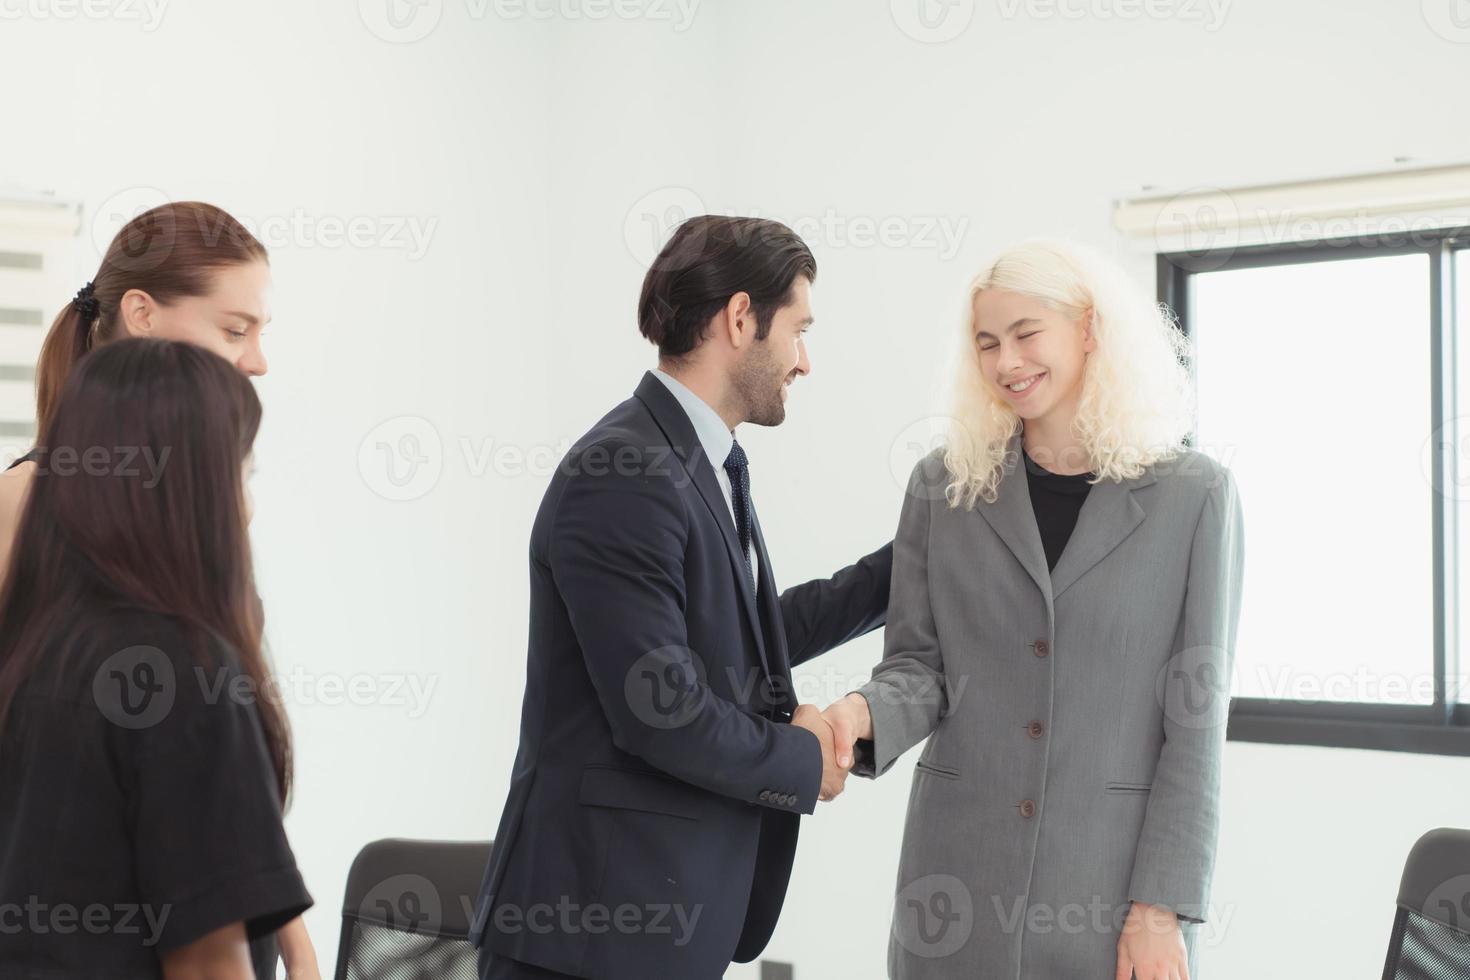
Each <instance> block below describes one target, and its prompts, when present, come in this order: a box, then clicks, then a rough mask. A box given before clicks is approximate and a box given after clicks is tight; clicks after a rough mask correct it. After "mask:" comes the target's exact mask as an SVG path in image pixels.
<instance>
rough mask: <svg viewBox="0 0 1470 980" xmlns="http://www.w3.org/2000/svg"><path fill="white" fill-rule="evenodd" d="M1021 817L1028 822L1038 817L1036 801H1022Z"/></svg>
mask: <svg viewBox="0 0 1470 980" xmlns="http://www.w3.org/2000/svg"><path fill="white" fill-rule="evenodd" d="M1021 816H1023V817H1026V818H1027V819H1028V820H1029V819H1030V818H1031V817H1034V816H1036V802H1035V801H1034V800H1022V801H1021Z"/></svg>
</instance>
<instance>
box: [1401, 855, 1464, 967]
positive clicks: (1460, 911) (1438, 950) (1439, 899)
mask: <svg viewBox="0 0 1470 980" xmlns="http://www.w3.org/2000/svg"><path fill="white" fill-rule="evenodd" d="M1452 977H1470V830H1459V829H1454V828H1449V827H1445V828H1441V829H1439V830H1431V831H1430V832H1429V833H1427V834H1425V835H1424V836H1423V837H1421V838H1419V840H1418V841H1417V842H1415V844H1414V847H1413V849H1412V850H1411V851H1410V852H1409V860H1408V861H1407V862H1406V863H1405V864H1404V877H1403V880H1402V881H1401V882H1400V883H1399V897H1398V911H1397V913H1396V914H1395V916H1394V920H1393V933H1392V935H1391V936H1390V938H1389V942H1388V960H1387V962H1386V963H1385V964H1384V966H1383V980H1450V978H1452Z"/></svg>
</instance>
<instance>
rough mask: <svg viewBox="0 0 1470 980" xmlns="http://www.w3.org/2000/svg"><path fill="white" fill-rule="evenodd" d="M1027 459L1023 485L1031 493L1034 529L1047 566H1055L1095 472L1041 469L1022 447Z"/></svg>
mask: <svg viewBox="0 0 1470 980" xmlns="http://www.w3.org/2000/svg"><path fill="white" fill-rule="evenodd" d="M1021 456H1022V457H1023V458H1024V459H1025V461H1026V487H1027V489H1028V490H1030V492H1031V510H1032V511H1033V512H1035V514H1036V529H1037V530H1038V531H1040V532H1041V547H1042V549H1043V550H1044V551H1045V552H1046V567H1047V570H1048V571H1050V570H1052V569H1054V568H1056V567H1057V559H1058V558H1060V557H1062V549H1063V548H1065V547H1066V546H1067V540H1068V539H1069V538H1071V537H1072V531H1073V529H1074V528H1075V527H1076V526H1077V515H1078V514H1080V513H1081V512H1082V504H1083V503H1084V502H1085V501H1086V500H1087V492H1088V491H1089V490H1091V489H1092V484H1091V483H1089V482H1087V481H1089V480H1093V479H1096V477H1097V474H1096V473H1078V474H1075V475H1066V474H1062V473H1053V472H1051V471H1050V470H1047V469H1043V468H1042V466H1041V464H1039V463H1037V462H1036V460H1034V459H1032V458H1031V454H1030V453H1028V452H1026V450H1025V449H1024V448H1023V449H1022V450H1021Z"/></svg>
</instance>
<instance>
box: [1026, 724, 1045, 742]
mask: <svg viewBox="0 0 1470 980" xmlns="http://www.w3.org/2000/svg"><path fill="white" fill-rule="evenodd" d="M1044 731H1046V726H1045V725H1043V724H1042V723H1041V722H1039V721H1033V722H1032V723H1031V724H1029V725H1027V726H1026V734H1027V735H1030V736H1031V737H1032V738H1040V737H1041V733H1042V732H1044Z"/></svg>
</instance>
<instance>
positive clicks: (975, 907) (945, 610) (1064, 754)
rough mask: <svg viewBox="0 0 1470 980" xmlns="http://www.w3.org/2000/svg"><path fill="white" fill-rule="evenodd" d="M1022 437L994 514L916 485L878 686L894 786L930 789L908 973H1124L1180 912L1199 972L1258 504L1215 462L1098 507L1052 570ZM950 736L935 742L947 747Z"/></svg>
mask: <svg viewBox="0 0 1470 980" xmlns="http://www.w3.org/2000/svg"><path fill="white" fill-rule="evenodd" d="M1020 449H1021V437H1020V434H1019V433H1018V434H1016V435H1015V436H1013V437H1012V438H1011V441H1010V445H1009V454H1008V455H1007V458H1006V459H1007V462H1006V469H1005V475H1004V477H1003V479H1002V481H1001V483H1000V487H999V497H998V499H997V500H996V502H995V503H993V504H991V503H986V502H985V501H984V500H980V501H978V502H977V504H976V506H975V508H974V510H964V509H958V510H956V509H951V508H950V507H949V505H948V504H947V503H946V501H945V499H944V494H943V490H944V486H945V484H946V483H947V482H948V475H947V473H946V471H945V468H944V464H943V453H942V451H936V452H934V453H931V454H930V455H929V456H927V457H925V459H923V460H922V461H921V462H920V463H919V465H918V466H916V467H915V469H914V472H913V476H912V477H911V479H910V482H909V486H908V492H907V496H906V497H905V499H904V504H903V510H902V514H901V516H900V518H899V525H898V534H897V537H896V539H895V541H894V558H893V581H892V586H891V592H890V597H889V606H888V629H887V635H886V638H885V641H884V653H883V661H882V662H881V663H880V664H879V665H878V666H877V667H876V668H875V669H874V671H873V676H872V680H871V681H870V682H869V683H868V684H866V685H865V686H864V687H863V688H862V689H861V692H862V694H863V696H864V697H865V698H866V699H867V701H868V705H869V708H870V710H871V712H872V716H873V739H872V740H871V741H864V742H861V743H859V746H858V752H857V758H856V759H855V764H854V769H853V771H854V772H856V773H857V774H858V775H864V776H870V777H876V776H878V775H881V774H883V773H884V772H886V771H887V770H888V769H889V768H890V767H891V766H892V765H893V762H894V760H895V759H896V758H897V757H898V756H899V755H901V754H902V753H903V752H905V751H907V750H908V749H909V748H911V747H913V746H914V745H916V744H918V743H919V742H921V741H923V740H924V739H926V738H927V739H929V741H928V744H927V745H926V746H925V747H924V751H923V753H922V754H921V755H920V757H919V759H918V762H917V767H916V769H915V772H914V778H913V785H912V787H911V789H910V792H909V805H908V816H907V819H906V822H905V825H904V834H903V845H902V851H901V855H900V859H899V870H898V882H897V898H896V901H895V904H894V917H893V932H892V935H891V937H890V941H889V950H888V975H889V976H890V977H892V978H894V980H929V978H950V977H984V978H986V980H1000V978H1005V980H1057V978H1061V977H1067V978H1074V977H1075V978H1087V980H1110V978H1111V977H1113V975H1114V971H1115V968H1116V962H1117V943H1118V937H1119V932H1120V927H1121V925H1122V923H1123V921H1124V919H1125V917H1126V916H1127V912H1128V908H1129V903H1130V900H1137V901H1141V902H1148V903H1151V904H1156V905H1162V906H1166V907H1167V908H1170V909H1173V910H1174V911H1175V912H1176V913H1178V915H1179V916H1180V920H1181V925H1182V927H1183V933H1184V937H1185V942H1186V944H1187V945H1188V946H1189V950H1190V973H1191V976H1192V977H1194V978H1196V980H1197V978H1198V973H1197V972H1196V959H1197V949H1196V946H1197V936H1196V932H1197V928H1198V923H1199V922H1202V921H1204V920H1205V919H1206V918H1207V915H1208V908H1207V903H1208V898H1209V892H1210V878H1211V874H1212V870H1213V866H1214V860H1215V842H1216V836H1217V830H1218V826H1219V818H1220V808H1219V785H1220V756H1221V751H1222V749H1223V747H1224V742H1225V724H1226V720H1227V716H1228V712H1229V702H1230V683H1229V678H1230V675H1231V669H1232V666H1233V662H1234V647H1235V632H1236V622H1237V620H1238V618H1239V608H1240V581H1241V571H1242V558H1243V543H1242V520H1241V511H1240V500H1239V497H1238V495H1237V493H1236V488H1235V483H1234V480H1233V479H1232V477H1231V475H1230V472H1229V470H1227V469H1226V468H1225V467H1223V466H1221V465H1220V464H1219V463H1217V462H1215V461H1214V460H1212V459H1210V458H1209V457H1207V456H1205V455H1203V454H1202V453H1198V452H1194V451H1186V452H1184V453H1183V454H1181V455H1180V456H1178V457H1176V458H1175V459H1172V460H1168V461H1163V462H1160V463H1157V464H1155V465H1154V466H1153V467H1151V468H1150V469H1149V470H1148V471H1147V472H1145V473H1144V475H1142V476H1140V477H1138V478H1136V479H1131V480H1125V481H1122V482H1113V481H1105V482H1103V483H1099V484H1096V485H1095V486H1093V488H1092V490H1091V491H1090V492H1089V493H1088V495H1087V498H1086V500H1085V502H1084V504H1083V507H1082V510H1081V513H1080V514H1079V516H1078V519H1077V526H1076V528H1075V530H1074V531H1073V532H1072V536H1071V538H1070V540H1069V541H1068V542H1067V546H1066V549H1065V550H1064V551H1063V552H1062V555H1061V557H1060V558H1059V559H1058V561H1057V566H1056V568H1055V569H1054V570H1052V571H1051V572H1050V573H1048V570H1047V566H1046V558H1045V555H1044V553H1043V551H1042V545H1041V537H1040V534H1039V533H1038V531H1037V529H1036V520H1035V517H1034V515H1033V513H1032V509H1031V499H1030V494H1029V492H1028V490H1027V486H1026V478H1025V470H1024V467H1020V466H1018V462H1019V459H1020ZM931 736H932V737H931Z"/></svg>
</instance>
